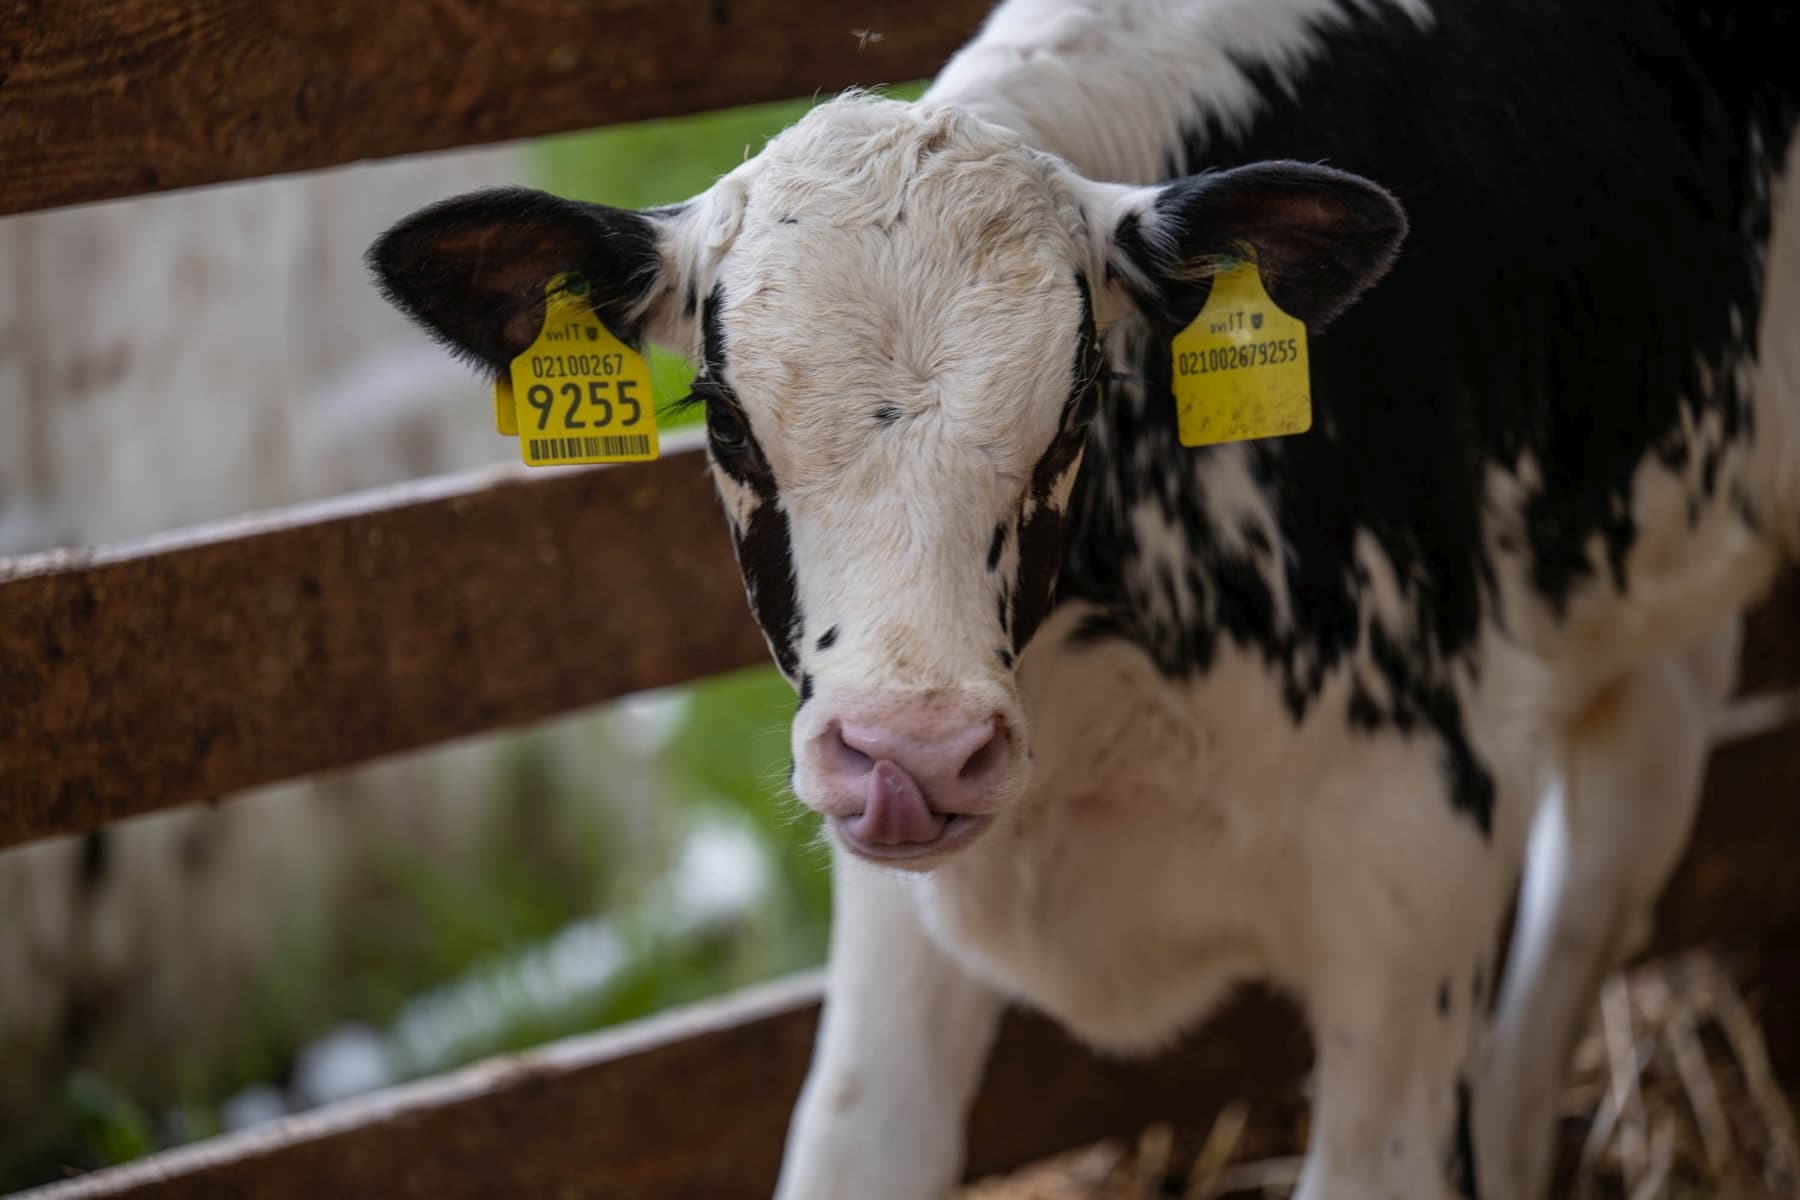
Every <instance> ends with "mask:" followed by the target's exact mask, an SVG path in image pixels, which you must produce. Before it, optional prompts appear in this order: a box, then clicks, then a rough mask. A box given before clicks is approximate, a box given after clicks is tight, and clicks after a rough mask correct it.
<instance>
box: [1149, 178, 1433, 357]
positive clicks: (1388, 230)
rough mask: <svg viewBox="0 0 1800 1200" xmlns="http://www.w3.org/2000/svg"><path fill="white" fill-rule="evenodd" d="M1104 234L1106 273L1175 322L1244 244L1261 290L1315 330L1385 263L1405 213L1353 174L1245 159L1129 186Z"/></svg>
mask: <svg viewBox="0 0 1800 1200" xmlns="http://www.w3.org/2000/svg"><path fill="white" fill-rule="evenodd" d="M1132 199H1133V200H1134V201H1136V204H1135V205H1134V206H1131V207H1127V209H1126V211H1125V213H1124V215H1123V216H1122V217H1121V218H1120V220H1119V223H1118V225H1117V227H1116V229H1115V231H1114V234H1113V251H1114V261H1115V262H1119V263H1121V264H1122V268H1123V269H1120V270H1119V271H1118V272H1117V274H1118V276H1119V277H1120V279H1121V282H1122V283H1123V284H1124V285H1125V286H1126V287H1127V288H1128V289H1130V290H1131V291H1132V292H1133V293H1134V296H1135V299H1136V300H1137V302H1138V303H1139V305H1140V306H1141V307H1143V308H1145V309H1147V310H1149V311H1151V312H1152V313H1154V314H1156V315H1158V316H1160V317H1161V318H1162V319H1163V320H1164V321H1166V322H1167V323H1170V324H1173V325H1176V326H1177V327H1179V326H1180V325H1185V324H1186V323H1187V322H1188V321H1191V320H1192V319H1193V316H1194V314H1195V313H1196V312H1198V311H1199V308H1200V306H1201V305H1202V304H1203V303H1204V302H1205V298H1206V294H1207V292H1208V291H1210V281H1211V279H1212V277H1213V276H1214V275H1216V274H1217V273H1218V272H1219V270H1220V268H1221V266H1222V265H1224V264H1225V263H1226V262H1229V261H1235V260H1237V259H1240V258H1242V257H1243V253H1244V252H1243V246H1245V245H1248V246H1249V247H1250V250H1251V252H1252V253H1253V255H1254V257H1255V259H1256V263H1257V269H1258V271H1259V272H1260V273H1261V275H1262V279H1263V284H1264V286H1265V287H1266V288H1267V289H1268V291H1269V295H1270V296H1271V297H1272V298H1273V299H1274V300H1275V302H1276V303H1277V304H1279V305H1280V306H1281V307H1282V308H1283V309H1284V310H1286V311H1287V312H1290V313H1292V314H1293V315H1294V316H1297V317H1299V318H1300V319H1301V320H1303V321H1305V322H1306V324H1307V327H1308V328H1309V329H1311V330H1312V331H1313V332H1318V331H1319V330H1321V329H1323V328H1324V327H1325V326H1326V325H1328V324H1330V322H1331V321H1332V320H1333V319H1335V318H1336V317H1337V316H1338V314H1339V313H1341V312H1343V310H1344V309H1345V308H1347V307H1348V306H1349V305H1350V304H1351V303H1352V302H1354V301H1355V299H1356V298H1357V297H1358V296H1360V295H1361V294H1362V293H1363V292H1364V291H1365V290H1366V289H1368V288H1369V287H1370V286H1372V285H1373V284H1374V283H1375V282H1376V281H1378V280H1379V279H1380V278H1381V277H1382V276H1383V275H1385V274H1386V273H1387V271H1388V269H1389V267H1391V266H1392V265H1393V262H1394V259H1395V256H1396V254H1397V252H1398V249H1399V246H1400V242H1401V241H1402V239H1404V237H1405V236H1406V215H1405V213H1404V212H1403V211H1402V210H1401V208H1400V205H1399V204H1398V202H1396V201H1395V200H1394V198H1393V197H1392V196H1391V195H1389V194H1388V193H1387V192H1386V191H1384V190H1383V189H1381V188H1379V187H1377V186H1376V185H1375V184H1372V183H1370V182H1369V181H1368V180H1366V179H1363V178H1361V177H1359V176H1356V175H1351V174H1349V173H1348V172H1344V171H1338V170H1333V169H1332V168H1329V167H1320V166H1311V165H1308V164H1304V163H1289V162H1273V163H1255V164H1252V165H1250V166H1246V167H1238V168H1236V169H1233V170H1229V171H1217V172H1208V173H1206V174H1202V175H1194V176H1190V177H1188V178H1186V179H1178V180H1176V181H1174V182H1173V183H1170V184H1167V185H1165V186H1163V187H1161V188H1158V189H1155V190H1154V192H1153V194H1152V195H1151V196H1150V197H1148V201H1149V202H1148V203H1147V204H1145V203H1143V202H1142V201H1143V200H1144V199H1145V197H1144V196H1143V195H1142V193H1141V192H1140V193H1139V194H1138V195H1137V196H1135V197H1133V198H1132Z"/></svg>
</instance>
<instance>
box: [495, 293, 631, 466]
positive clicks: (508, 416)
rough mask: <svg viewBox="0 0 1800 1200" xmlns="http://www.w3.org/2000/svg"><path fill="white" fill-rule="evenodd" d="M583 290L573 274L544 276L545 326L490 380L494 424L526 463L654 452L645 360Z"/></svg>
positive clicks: (612, 459)
mask: <svg viewBox="0 0 1800 1200" xmlns="http://www.w3.org/2000/svg"><path fill="white" fill-rule="evenodd" d="M587 291H588V286H587V283H586V282H585V281H584V280H582V279H580V278H579V277H577V276H574V275H559V276H557V277H556V278H555V279H552V280H551V281H550V282H549V283H548V284H546V285H545V288H544V293H545V302H544V327H543V329H541V330H539V331H538V335H537V340H536V341H534V342H532V343H531V345H530V346H528V347H527V348H526V350H525V352H524V353H523V354H521V355H519V356H518V357H517V358H515V359H513V360H512V369H511V370H510V371H509V372H508V375H507V378H505V379H502V380H499V381H497V382H496V383H495V384H494V424H495V425H496V426H497V427H498V428H499V430H500V432H501V433H504V434H510V435H515V436H517V437H518V439H519V455H520V457H521V458H523V459H524V460H525V465H526V466H531V467H562V466H573V465H576V464H581V463H616V462H647V461H648V460H650V459H653V458H655V457H656V456H657V453H658V450H659V446H658V444H657V438H656V408H655V404H654V398H653V397H652V396H651V393H650V364H649V363H647V362H645V361H644V356H643V355H642V354H639V353H638V352H637V351H636V350H633V349H632V348H631V347H630V346H627V345H626V344H625V343H624V342H622V341H620V340H619V339H618V338H617V337H615V336H614V335H613V332H612V330H610V329H608V328H607V327H606V326H605V325H604V324H603V323H602V322H601V320H600V318H599V316H598V315H597V314H596V313H595V312H594V309H593V306H592V305H591V304H589V303H588V301H587V299H586V297H587ZM509 402H510V404H509Z"/></svg>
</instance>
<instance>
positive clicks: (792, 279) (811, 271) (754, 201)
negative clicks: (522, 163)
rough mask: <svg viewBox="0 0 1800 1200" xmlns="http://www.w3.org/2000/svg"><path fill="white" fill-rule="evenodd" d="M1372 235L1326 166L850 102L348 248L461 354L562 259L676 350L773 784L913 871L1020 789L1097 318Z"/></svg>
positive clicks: (1319, 319) (1298, 304) (1170, 309)
mask: <svg viewBox="0 0 1800 1200" xmlns="http://www.w3.org/2000/svg"><path fill="white" fill-rule="evenodd" d="M1403 232H1404V220H1403V218H1402V216H1401V214H1400V211H1399V209H1398V207H1397V206H1396V205H1395V204H1394V202H1393V201H1392V199H1390V198H1389V197H1388V195H1387V194H1386V193H1385V192H1382V191H1381V190H1380V189H1378V188H1376V187H1374V186H1373V185H1371V184H1369V183H1367V182H1365V181H1363V180H1361V179H1358V178H1356V177H1354V176H1350V175H1345V174H1343V173H1341V172H1337V171H1332V170H1327V169H1324V168H1320V167H1309V166H1302V165H1298V164H1292V163H1279V164H1260V165H1256V166H1251V167H1245V168H1240V169H1237V170H1233V171H1224V172H1219V173H1215V174H1208V175H1201V176H1195V177H1192V178H1188V179H1182V180H1177V181H1175V182H1172V183H1169V184H1167V185H1164V186H1160V187H1127V186H1122V185H1117V184H1107V183H1097V182H1094V181H1091V180H1087V179H1084V178H1082V177H1081V176H1079V175H1078V174H1076V173H1075V172H1074V171H1072V170H1071V169H1070V168H1069V167H1068V166H1067V165H1066V164H1064V163H1062V162H1060V161H1058V160H1056V159H1053V158H1051V157H1049V156H1047V155H1044V154H1041V153H1038V152H1036V151H1034V150H1031V149H1030V148H1028V147H1026V146H1024V145H1022V144H1021V143H1020V142H1019V140H1018V139H1017V138H1016V137H1015V136H1014V135H1013V134H1011V133H1010V132H1008V131H1005V130H1002V129H1000V128H997V127H995V126H992V125H988V124H986V123H984V122H982V121H980V120H977V119H976V118H973V117H971V116H969V115H967V114H965V113H962V112H959V111H957V110H953V109H947V108H941V107H933V106H929V105H908V104H901V103H897V102H893V101H885V100H876V99H870V98H867V97H854V98H847V99H842V100H838V101H834V102H832V103H829V104H825V105H822V106H820V107H819V108H817V109H815V110H813V111H812V112H811V113H810V114H809V115H808V116H807V117H806V118H805V119H803V120H802V121H800V122H799V123H798V124H797V125H795V126H794V127H793V128H792V129H790V130H788V131H787V132H786V133H784V134H782V135H781V136H779V137H777V138H776V139H774V140H773V141H771V142H770V143H769V145H768V146H767V148H765V149H764V151H763V152H762V153H761V154H760V155H759V156H758V157H756V158H755V159H752V160H750V161H748V162H746V163H745V164H744V165H743V166H741V167H739V168H738V169H737V170H735V171H733V172H732V173H731V174H729V175H727V176H725V177H724V178H722V179H721V180H719V182H718V183H717V184H715V185H714V186H713V187H712V188H710V189H709V190H708V191H706V192H705V193H704V194H702V195H700V196H698V197H696V198H695V199H693V200H692V201H690V202H688V203H686V204H680V205H674V206H671V207H668V208H663V209H655V210H650V211H646V212H627V211H621V210H617V209H610V208H603V207H599V206H596V205H590V204H581V203H575V202H571V201H565V200H559V199H556V198H554V197H550V196H546V195H543V194H540V193H534V192H526V191H498V192H484V193H477V194H474V195H470V196H464V197H460V198H457V199H454V200H450V201H447V202H444V203H442V204H438V205H435V206H433V207H431V208H427V209H425V210H423V211H421V212H419V213H417V214H415V215H414V216H412V217H410V218H408V219H407V220H405V221H403V222H402V223H401V224H400V225H398V226H397V227H395V228H394V229H393V230H392V231H390V232H389V233H388V234H386V235H385V236H384V237H383V238H382V239H381V240H380V241H379V242H377V243H376V245H375V246H374V248H373V249H372V250H371V251H370V256H369V257H370V262H371V265H372V266H373V268H374V270H375V272H376V274H377V275H378V276H379V278H380V280H381V282H382V285H383V286H384V288H385V289H386V291H387V292H388V294H389V296H390V297H391V298H392V299H393V300H394V302H395V303H396V304H398V305H399V306H400V307H401V308H402V309H404V310H405V311H407V312H408V313H410V314H411V315H412V316H414V317H415V318H417V319H418V320H419V321H421V322H422V323H423V324H425V325H426V326H428V327H429V328H430V329H432V330H433V331H435V333H436V334H437V335H438V336H439V337H440V338H442V339H443V340H444V341H445V342H446V343H447V344H448V345H449V346H450V347H451V349H453V350H454V351H456V352H458V353H461V354H463V355H465V356H467V357H468V358H470V359H472V360H473V361H474V362H475V363H477V364H478V365H479V366H480V367H482V368H483V369H485V370H487V371H488V372H490V373H491V374H493V375H495V376H498V375H500V374H501V373H503V372H504V371H505V370H506V368H507V365H508V363H509V362H510V361H511V359H512V358H513V357H514V356H515V355H517V354H518V353H519V352H520V351H522V350H523V349H524V348H525V347H526V346H527V345H528V344H529V343H530V342H531V341H532V339H533V338H534V337H535V335H536V333H537V330H538V327H539V325H540V324H541V322H542V319H543V305H544V287H545V285H546V283H547V282H548V281H549V280H550V279H552V278H554V277H555V276H557V275H558V274H560V273H563V272H577V273H579V274H580V275H581V276H582V277H583V278H584V279H585V280H586V281H587V282H588V284H589V286H590V289H591V290H590V295H591V296H592V297H593V299H594V302H595V307H596V309H597V311H598V312H599V313H600V315H601V317H602V319H604V320H605V321H606V322H607V323H608V325H609V326H610V327H611V328H612V329H613V330H614V332H616V333H618V334H619V335H620V336H622V337H624V338H626V339H627V340H632V341H635V340H638V339H642V338H645V337H649V338H654V339H657V340H659V341H662V342H664V343H665V344H668V345H671V346H674V347H677V348H681V349H684V350H686V351H688V352H689V353H690V354H692V355H693V356H694V358H695V359H696V361H697V362H698V364H699V375H698V379H697V382H696V383H695V385H694V392H693V396H692V397H691V400H692V401H693V402H695V403H699V404H702V405H704V406H705V412H706V424H707V432H708V439H707V441H708V461H709V463H710V465H711V469H712V474H713V478H714V480H715V482H716V483H717V486H718V491H719V496H720V498H721V500H722V502H723V506H724V509H725V514H726V517H727V519H728V520H729V522H730V524H731V531H732V536H733V538H734V539H735V542H736V546H737V556H738V563H739V565H740V567H741V569H742V572H743V577H744V584H745V587H746V589H747V590H748V592H749V597H750V603H751V607H752V608H753V609H754V611H755V614H756V618H757V620H758V621H759V622H760V623H761V626H762V629H763V632H764V634H765V635H766V636H767V638H768V641H769V646H770V649H771V650H772V651H773V653H774V656H775V661H776V663H777V664H778V665H779V666H780V668H781V671H782V673H783V674H784V675H786V676H787V678H788V680H789V682H791V683H792V684H794V685H795V686H796V687H797V688H798V689H799V692H800V707H799V710H798V712H797V714H796V716H795V720H794V727H793V748H794V759H795V772H794V787H795V790H796V791H797V792H798V793H799V796H800V798H801V799H802V800H803V801H805V802H806V803H807V804H808V805H810V806H811V807H813V808H815V809H817V810H818V811H820V812H821V813H824V814H825V815H826V816H827V817H828V818H829V822H830V825H831V827H832V829H833V831H834V833H835V835H836V836H837V837H838V838H839V839H840V840H841V842H842V843H843V844H844V845H846V846H847V847H848V848H849V849H851V850H853V851H855V852H857V853H859V854H862V855H864V856H866V857H869V858H874V859H879V860H883V861H891V862H895V863H902V864H909V865H915V866H926V865H930V864H932V863H935V862H937V861H940V860H941V859H942V858H943V856H944V855H945V854H947V853H948V852H950V851H952V850H953V849H955V848H956V847H958V846H960V845H962V844H965V843H966V842H967V841H968V840H969V839H971V838H972V837H974V836H975V835H976V834H978V833H979V832H980V830H981V829H982V828H983V827H984V826H985V825H986V824H987V823H988V822H989V821H990V820H991V819H992V818H993V817H994V816H995V815H996V814H998V813H1000V812H1001V811H1002V810H1004V809H1005V808H1006V807H1007V806H1008V805H1009V804H1010V803H1011V802H1013V801H1014V800H1015V799H1016V798H1017V797H1018V795H1019V793H1020V792H1021V790H1022V789H1023V788H1024V786H1025V784H1026V780H1027V776H1028V774H1029V760H1030V751H1029V745H1030V742H1029V737H1030V731H1029V729H1028V728H1027V724H1026V719H1025V714H1024V713H1023V711H1022V709H1021V705H1020V697H1019V690H1018V686H1017V683H1016V680H1015V664H1016V663H1017V661H1018V658H1019V656H1020V654H1021V653H1022V651H1023V650H1024V648H1025V646H1026V644H1027V642H1029V641H1030V639H1031V636H1032V634H1033V632H1034V631H1035V630H1036V629H1037V627H1038V624H1039V622H1040V620H1041V619H1042V618H1043V616H1044V615H1045V612H1046V611H1047V609H1048V608H1049V606H1050V604H1051V602H1052V596H1053V592H1054V589H1055V582H1056V575H1057V567H1058V559H1059V556H1060V549H1061V538H1062V534H1061V521H1062V515H1063V512H1064V510H1065V508H1066V506H1067V504H1068V502H1069V496H1070V490H1071V488H1072V486H1073V484H1074V480H1075V475H1076V472H1077V470H1078V469H1079V467H1080V464H1081V458H1082V447H1083V440H1084V430H1085V427H1086V425H1087V422H1088V420H1089V418H1090V417H1091V416H1092V414H1093V412H1094V409H1095V405H1096V404H1097V403H1098V400H1099V390H1098V380H1099V376H1100V373H1101V363H1102V355H1101V349H1100V345H1101V339H1102V337H1103V336H1104V335H1105V332H1106V329H1107V327H1108V326H1109V325H1110V324H1112V323H1113V322H1115V321H1117V320H1119V319H1120V318H1122V317H1126V316H1128V315H1132V314H1142V315H1144V316H1145V317H1147V318H1148V319H1149V320H1150V321H1151V323H1152V324H1153V325H1157V326H1161V327H1163V328H1164V329H1169V328H1174V327H1178V326H1179V324H1180V323H1183V322H1185V321H1186V320H1188V319H1191V317H1192V316H1193V314H1194V312H1195V311H1197V309H1198V307H1199V302H1200V300H1201V298H1202V297H1203V295H1204V292H1205V289H1206V286H1207V285H1206V282H1205V281H1206V280H1207V278H1208V277H1209V275H1210V273H1211V271H1212V269H1213V268H1214V266H1215V265H1216V264H1218V263H1219V262H1221V261H1223V260H1225V259H1227V258H1229V257H1231V256H1235V255H1239V254H1241V253H1242V248H1243V246H1244V245H1246V244H1247V245H1248V246H1249V247H1250V248H1251V249H1253V250H1254V252H1255V254H1256V256H1257V259H1258V261H1259V263H1260V266H1261V270H1262V272H1263V275H1264V278H1265V280H1267V281H1269V282H1270V285H1271V288H1272V290H1273V291H1274V293H1275V295H1276V296H1277V298H1278V299H1279V300H1280V301H1281V302H1282V303H1283V305H1284V307H1286V308H1288V309H1289V311H1291V312H1293V313H1294V314H1295V315H1297V316H1299V317H1301V318H1302V319H1304V320H1306V321H1307V322H1308V323H1309V324H1310V325H1312V326H1313V327H1314V328H1317V327H1318V326H1319V325H1320V324H1322V323H1323V322H1325V321H1327V320H1329V319H1330V318H1331V316H1333V315H1334V314H1335V313H1336V312H1337V311H1338V310H1339V309H1341V308H1342V307H1343V306H1344V305H1345V304H1347V303H1349V301H1350V300H1351V299H1353V298H1354V297H1355V295H1356V294H1357V293H1358V292H1359V291H1360V290H1361V289H1362V288H1364V287H1366V286H1367V285H1368V284H1369V283H1370V282H1372V281H1373V280H1374V279H1375V278H1377V277H1378V276H1379V275H1380V274H1381V273H1382V271H1384V270H1385V269H1386V267H1387V265H1388V263H1389V262H1390V261H1391V258H1392V256H1393V253H1394V249H1395V247H1396V245H1397V244H1398V242H1399V239H1400V237H1401V236H1402V234H1403ZM1167 467H1168V469H1176V467H1177V464H1167Z"/></svg>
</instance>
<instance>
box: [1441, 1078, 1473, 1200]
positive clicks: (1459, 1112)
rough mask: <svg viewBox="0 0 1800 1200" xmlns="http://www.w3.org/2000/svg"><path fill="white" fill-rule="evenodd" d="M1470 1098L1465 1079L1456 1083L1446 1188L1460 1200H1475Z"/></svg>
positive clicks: (1471, 1099) (1467, 1083) (1471, 1097)
mask: <svg viewBox="0 0 1800 1200" xmlns="http://www.w3.org/2000/svg"><path fill="white" fill-rule="evenodd" d="M1473 1109H1474V1097H1473V1095H1472V1094H1471V1093H1470V1090H1469V1081H1468V1080H1467V1079H1458V1080H1457V1081H1456V1129H1455V1131H1454V1132H1453V1133H1452V1134H1451V1141H1450V1153H1449V1156H1448V1170H1449V1174H1450V1186H1451V1187H1453V1188H1455V1189H1456V1194H1457V1195H1458V1196H1461V1197H1462V1198H1463V1200H1479V1197H1478V1195H1477V1192H1478V1188H1477V1186H1476V1182H1475V1180H1476V1174H1475V1132H1474V1128H1473V1124H1472V1121H1473V1116H1474V1114H1473Z"/></svg>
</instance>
